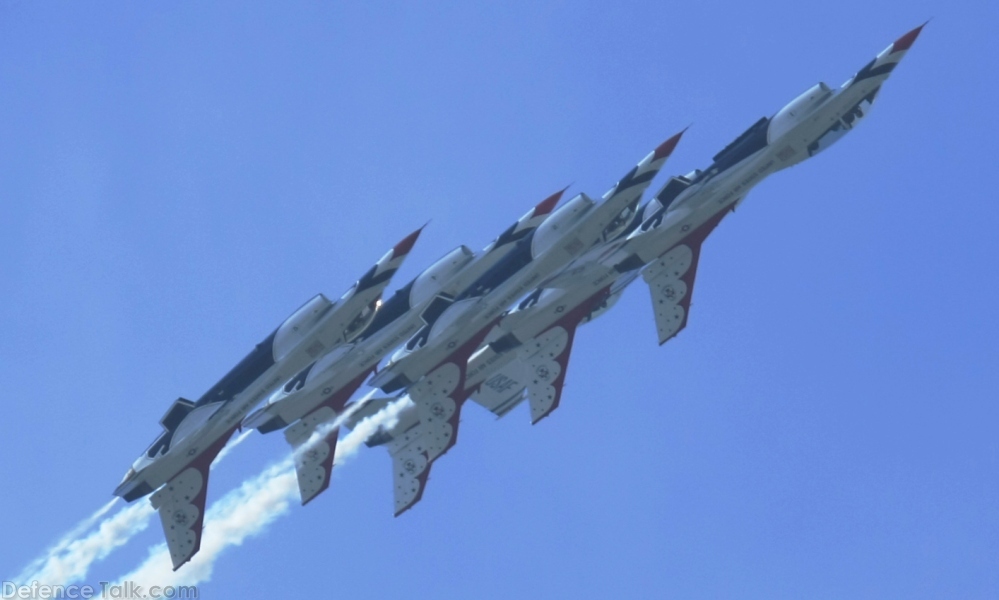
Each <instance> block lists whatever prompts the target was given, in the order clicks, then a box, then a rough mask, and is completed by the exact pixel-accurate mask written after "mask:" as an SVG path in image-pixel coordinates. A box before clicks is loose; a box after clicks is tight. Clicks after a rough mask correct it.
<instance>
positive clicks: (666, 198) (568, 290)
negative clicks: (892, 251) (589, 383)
mask: <svg viewBox="0 0 999 600" xmlns="http://www.w3.org/2000/svg"><path fill="white" fill-rule="evenodd" d="M921 29H922V27H919V28H917V29H914V30H913V31H910V32H909V33H907V34H906V35H904V36H902V37H901V38H899V39H898V40H897V41H896V42H895V43H893V44H892V45H891V46H889V47H888V48H887V49H885V50H884V51H883V52H881V53H880V54H879V55H878V56H877V57H876V58H875V59H874V60H872V61H871V62H870V63H868V64H867V65H866V66H865V67H864V68H863V69H861V70H860V71H859V72H858V73H857V74H856V75H855V76H854V77H852V78H851V79H850V80H849V81H847V82H846V83H845V84H843V85H842V86H841V87H840V88H839V89H838V90H835V91H834V90H832V89H831V88H830V87H829V86H827V85H826V84H823V83H820V84H817V85H816V86H813V87H812V88H810V89H809V90H807V91H806V92H805V93H804V94H802V95H801V96H799V97H798V98H795V99H794V100H793V101H791V102H790V103H789V104H788V105H787V106H785V107H784V108H783V109H781V110H780V111H778V112H777V113H776V115H774V116H773V117H772V118H763V119H761V120H760V121H758V122H757V123H756V124H755V125H753V127H751V128H750V129H749V130H748V131H747V132H745V133H743V134H742V135H740V136H739V137H738V138H737V139H736V140H735V141H733V142H732V143H731V144H729V145H728V146H727V147H726V148H725V149H723V150H722V151H721V152H720V153H718V154H717V155H716V156H715V157H714V161H713V163H712V165H711V166H710V167H709V168H708V169H707V170H705V171H695V172H693V173H691V174H689V175H687V176H684V177H673V178H671V179H670V180H669V181H668V182H667V183H666V184H665V185H664V186H663V187H662V188H661V189H660V190H659V191H658V193H657V194H656V195H655V197H654V198H653V199H652V200H650V201H649V203H648V204H646V205H645V206H643V207H642V209H641V210H640V211H639V212H638V215H637V217H636V219H635V221H633V222H632V224H631V225H629V226H628V228H627V230H626V231H625V232H624V233H623V234H621V235H618V236H615V237H608V238H605V239H604V241H603V243H600V244H598V245H597V246H595V247H593V248H592V249H591V250H590V251H589V252H587V253H586V254H585V255H584V256H582V257H581V258H579V259H578V260H576V261H574V262H573V263H572V264H571V265H570V266H569V267H568V268H566V269H565V270H563V271H561V272H559V273H558V274H556V275H555V276H554V277H551V278H549V279H548V280H546V281H545V282H543V283H542V284H541V286H540V287H539V288H538V289H536V290H535V291H534V292H533V293H532V294H530V295H529V296H528V297H527V298H525V299H524V300H523V301H522V302H521V303H520V304H519V305H518V306H517V307H516V308H515V309H513V310H511V311H509V312H507V313H505V314H504V315H503V317H502V318H501V319H500V320H499V322H498V324H497V326H496V327H495V328H494V329H493V330H492V331H491V332H490V333H489V334H488V336H487V337H486V338H485V340H484V341H485V343H484V344H483V345H482V346H481V347H479V348H478V349H477V350H476V351H475V352H474V353H471V354H470V356H469V361H468V364H467V365H466V367H465V371H464V377H465V380H464V386H465V390H466V392H469V391H470V393H471V396H470V397H471V399H472V400H473V401H475V402H477V403H479V404H481V405H482V406H484V407H485V408H487V409H489V410H491V411H492V412H493V413H495V414H496V415H498V416H503V415H505V414H507V413H508V412H509V411H510V410H511V409H512V408H513V407H515V406H517V405H518V404H519V403H521V402H522V401H523V400H524V399H525V398H526V400H527V401H528V403H529V405H530V413H531V417H532V421H533V422H535V423H536V422H538V421H539V420H540V419H542V418H544V417H545V416H547V415H548V414H550V413H551V411H552V410H554V409H555V408H556V407H557V406H558V404H559V399H560V397H561V393H562V384H563V382H564V379H565V374H566V369H567V367H568V360H569V354H570V351H571V348H572V341H573V338H574V335H575V330H576V328H577V327H578V326H579V325H580V324H583V323H586V322H589V321H590V320H592V319H593V318H595V317H597V316H599V315H600V314H603V313H604V312H606V310H608V309H609V308H610V307H611V306H612V305H613V304H614V302H616V300H617V299H618V298H619V297H620V294H621V293H622V292H623V290H624V289H625V288H626V287H627V286H628V285H629V284H630V283H631V282H633V281H634V280H636V279H637V277H638V276H639V275H641V276H642V278H643V280H644V281H645V282H646V283H648V285H649V289H650V292H651V296H652V301H653V309H654V311H653V312H654V315H655V320H656V325H657V330H658V334H659V342H660V344H662V343H665V342H666V341H668V340H669V339H671V338H672V337H674V336H676V335H677V333H679V331H680V330H681V329H683V327H684V326H685V325H686V323H687V315H688V313H689V310H690V299H691V291H692V288H693V282H694V274H695V271H696V266H697V258H698V256H699V255H700V248H701V245H702V243H703V241H704V240H705V238H706V237H707V235H708V234H709V233H710V232H711V231H712V230H713V229H714V228H715V227H716V226H717V225H718V223H719V221H721V219H722V218H723V217H724V216H725V215H727V214H728V213H729V212H731V211H732V210H734V208H735V206H736V205H738V204H739V203H740V202H741V201H742V200H743V199H744V198H745V196H746V194H747V193H748V192H749V191H750V189H751V188H752V187H754V186H755V185H756V184H758V183H759V182H760V181H762V180H763V179H764V178H765V177H766V176H768V175H770V174H772V173H775V172H777V171H779V170H781V169H784V168H787V167H789V166H792V165H794V164H797V163H798V162H801V161H802V160H805V159H807V158H809V157H811V156H815V155H816V154H818V153H819V152H821V151H822V150H824V149H825V148H828V147H829V146H830V145H831V144H832V143H834V142H835V141H836V140H838V139H839V138H840V137H842V136H843V135H844V134H845V133H847V132H848V131H850V130H852V129H853V127H855V126H856V124H857V123H858V122H859V121H860V120H861V119H863V118H864V117H865V116H866V115H867V114H868V113H869V111H870V108H871V105H872V104H873V102H874V100H875V98H876V96H877V94H878V92H879V91H880V87H881V84H882V83H883V82H884V81H885V80H886V79H887V78H888V76H889V74H890V73H891V71H892V70H893V69H894V68H895V66H896V65H897V64H898V62H899V61H900V60H901V59H902V57H903V56H904V55H905V53H906V51H907V50H908V49H909V47H910V46H911V45H912V43H913V42H914V41H915V39H916V37H917V36H918V35H919V32H920V30H921ZM412 392H413V389H412V388H411V389H410V395H412ZM394 400H397V399H396V398H376V397H369V398H366V399H365V401H364V404H363V405H361V406H359V407H358V409H357V411H356V413H354V414H353V415H352V416H351V419H350V421H349V422H348V423H347V425H348V426H353V425H354V424H356V423H357V422H358V421H359V420H360V419H362V418H363V417H365V416H367V415H369V414H372V413H373V412H375V411H377V410H379V409H380V408H381V407H383V406H384V405H386V404H387V403H388V402H390V401H394ZM402 400H403V401H405V398H403V399H402ZM425 420H426V419H425V417H424V413H423V411H421V407H420V405H419V403H417V402H411V403H409V404H407V405H406V407H405V408H404V409H403V410H402V411H401V412H400V413H399V418H398V422H397V423H396V424H395V426H393V427H391V428H390V429H387V430H381V431H379V432H378V433H377V434H376V435H375V436H373V437H372V438H371V439H370V440H369V442H368V443H369V445H381V444H385V445H387V446H388V448H389V452H390V453H391V454H392V455H393V458H394V463H395V469H396V478H395V479H396V490H395V492H396V494H395V495H396V510H397V512H399V511H401V510H405V509H406V508H408V507H409V506H412V504H413V503H415V502H416V501H417V500H419V498H420V497H421V496H422V492H423V486H424V485H425V483H426V477H427V474H428V471H429V463H430V462H431V461H432V459H433V456H434V455H433V452H434V449H435V440H432V439H428V438H429V437H430V435H432V434H431V433H430V428H428V427H426V426H425ZM411 448H417V449H423V452H422V453H415V452H412V451H408V450H409V449H411ZM406 475H409V477H407V476H406ZM407 502H408V504H407Z"/></svg>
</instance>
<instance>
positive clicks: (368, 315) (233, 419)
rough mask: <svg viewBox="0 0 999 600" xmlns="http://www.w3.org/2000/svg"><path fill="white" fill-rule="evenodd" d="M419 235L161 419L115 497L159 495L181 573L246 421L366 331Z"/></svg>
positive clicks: (296, 316)
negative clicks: (210, 493) (215, 467)
mask: <svg viewBox="0 0 999 600" xmlns="http://www.w3.org/2000/svg"><path fill="white" fill-rule="evenodd" d="M419 234H420V230H417V231H414V232H413V233H411V234H410V235H408V236H407V237H406V238H405V239H403V240H402V241H401V242H399V243H398V244H396V245H395V247H393V248H392V249H391V250H389V251H388V252H387V253H386V254H385V255H384V256H383V257H382V258H381V260H379V261H378V262H377V263H376V264H375V265H374V266H373V267H372V268H371V269H370V270H368V271H367V272H366V273H365V274H364V275H363V276H362V277H361V278H360V279H358V280H357V282H355V283H354V285H353V286H351V287H350V289H348V290H347V292H346V293H345V294H344V295H343V296H342V297H341V298H340V299H339V300H337V301H336V302H331V301H330V300H328V299H327V298H326V297H325V296H324V295H322V294H318V295H316V296H315V297H314V298H312V299H311V300H309V301H308V302H306V303H305V304H304V305H303V306H302V307H301V308H299V309H298V310H297V311H295V312H294V313H293V314H292V315H291V316H290V317H288V318H287V319H286V320H285V321H284V322H283V323H282V324H281V325H280V326H279V327H278V328H277V329H276V330H275V331H274V332H273V333H271V334H270V335H269V336H267V338H266V339H264V341H262V342H261V343H259V344H257V346H256V347H255V348H254V349H253V351H252V352H250V354H248V355H247V356H246V358H244V359H243V360H242V361H240V362H239V364H237V365H236V366H235V367H234V368H233V369H232V370H231V371H229V373H228V374H227V375H226V376H225V377H223V378H222V379H221V380H219V382H218V383H216V384H215V385H214V386H212V388H211V389H209V390H208V391H207V392H205V394H204V395H203V396H201V398H199V399H198V400H197V401H196V402H192V401H191V400H187V399H185V398H180V399H178V400H177V401H176V402H174V404H173V405H172V406H171V407H170V409H169V410H168V411H167V412H166V414H165V415H164V416H163V418H162V419H160V424H161V425H162V426H163V432H162V433H161V434H160V435H159V436H157V438H156V439H155V441H153V443H152V445H151V446H149V448H148V449H147V450H146V451H145V452H143V453H142V454H141V455H140V456H139V458H138V459H137V460H136V461H135V462H134V463H133V464H132V467H131V468H130V469H129V470H128V473H126V474H125V478H124V479H123V480H122V482H121V484H119V485H118V487H117V489H115V491H114V493H115V495H117V496H121V497H122V498H124V499H125V500H127V501H128V502H132V501H134V500H136V499H138V498H141V497H143V496H145V495H147V494H149V493H151V492H153V491H154V490H156V489H157V488H160V489H159V490H158V491H156V492H155V493H153V495H152V497H151V498H150V501H151V502H152V505H153V507H154V508H155V509H157V511H159V514H160V519H161V521H162V523H163V530H164V533H165V534H166V538H167V545H168V547H169V549H170V557H171V559H172V561H173V566H174V570H176V569H177V568H179V567H180V566H181V565H183V564H184V563H185V562H187V561H188V560H190V559H191V557H192V556H193V555H194V554H195V553H196V552H197V551H198V549H199V548H200V546H201V528H202V524H203V521H204V513H205V497H206V492H207V488H208V470H209V466H210V465H211V463H212V461H213V460H214V459H215V457H216V456H217V455H218V453H219V452H220V451H221V450H222V448H223V447H224V446H225V444H226V442H227V441H228V440H229V438H230V437H231V436H232V434H233V433H234V432H235V431H236V429H237V428H238V427H239V425H240V420H241V419H242V418H243V417H244V415H246V413H247V412H248V411H249V410H250V409H251V408H253V406H255V405H256V404H257V403H258V402H260V400H261V399H263V398H265V397H267V395H268V394H270V393H272V392H273V391H274V390H275V389H276V388H277V386H278V385H280V384H281V383H283V382H285V381H287V380H288V378H289V377H291V376H292V375H294V374H295V373H296V372H298V371H299V370H300V369H302V367H303V366H305V365H306V364H308V363H309V362H310V361H313V360H315V359H316V358H317V357H319V356H321V355H322V354H324V353H326V352H329V351H331V350H333V349H335V348H337V347H339V346H342V345H343V344H346V343H349V342H350V341H351V340H352V339H353V338H354V337H356V336H357V335H358V334H360V333H361V332H362V331H363V330H364V328H365V327H366V326H367V325H368V324H369V323H370V322H371V320H372V319H373V318H374V317H375V315H376V309H377V306H378V303H379V302H380V298H381V294H382V291H383V290H384V289H385V286H387V285H388V283H389V281H390V280H391V278H392V276H393V275H394V274H395V272H396V270H397V269H398V268H399V266H400V265H401V264H402V262H403V260H404V259H405V257H406V255H408V254H409V252H410V250H411V249H412V248H413V244H415V243H416V240H417V238H418V237H419ZM164 484H166V485H164ZM160 486H163V487H160Z"/></svg>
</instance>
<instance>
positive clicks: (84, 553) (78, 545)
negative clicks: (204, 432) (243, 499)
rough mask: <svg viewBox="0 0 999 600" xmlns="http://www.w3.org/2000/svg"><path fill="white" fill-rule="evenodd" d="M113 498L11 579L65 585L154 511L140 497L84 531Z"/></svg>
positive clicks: (225, 451) (234, 443) (138, 528)
mask: <svg viewBox="0 0 999 600" xmlns="http://www.w3.org/2000/svg"><path fill="white" fill-rule="evenodd" d="M250 433H251V432H250V431H246V432H243V433H242V434H240V435H239V436H237V437H236V438H234V439H233V440H232V441H231V442H229V443H228V444H227V445H226V446H225V448H223V449H222V452H219V455H218V457H216V459H215V461H214V462H213V463H212V468H214V467H215V465H216V464H218V462H219V461H220V460H222V459H223V458H224V457H225V456H226V454H228V453H229V452H231V451H232V449H233V448H235V447H236V446H237V445H239V444H240V443H241V442H242V441H243V440H245V439H246V438H247V436H249V435H250ZM117 500H118V499H117V498H115V499H113V500H111V501H110V502H108V503H107V504H105V505H104V506H102V507H101V508H100V509H98V510H97V511H96V512H95V513H94V514H92V515H91V516H89V517H87V518H86V519H84V520H83V521H82V522H80V523H79V524H78V525H77V526H76V527H74V528H73V529H71V530H70V531H69V532H68V533H66V534H64V535H63V536H62V538H60V539H59V541H58V542H56V543H55V544H53V545H52V546H50V547H49V548H48V549H47V550H46V551H45V552H44V553H43V554H42V555H41V556H39V557H38V558H36V559H35V560H33V561H31V563H29V564H28V566H27V567H25V568H24V569H23V570H22V571H21V573H20V574H19V575H18V576H17V577H16V578H14V579H13V581H15V582H20V583H30V582H32V581H39V582H41V583H44V584H48V585H69V584H71V583H77V582H79V581H82V580H83V578H84V577H86V576H87V572H88V571H89V570H90V566H91V565H93V564H94V563H95V562H98V561H100V560H102V559H104V558H105V557H107V555H108V554H110V553H111V552H112V551H114V550H115V549H116V548H119V547H121V546H123V545H124V544H126V543H127V542H128V541H129V540H130V539H132V538H133V537H134V536H135V535H136V534H138V533H140V532H141V531H143V530H145V529H146V527H148V526H149V518H150V517H152V515H153V514H154V513H155V511H154V510H153V507H152V506H150V504H149V502H147V501H141V502H138V503H136V504H132V505H130V506H126V507H123V508H121V509H120V510H118V512H116V513H115V514H113V515H111V516H110V517H107V518H106V519H104V520H103V521H101V522H100V525H98V526H97V529H96V531H93V532H90V533H89V534H88V535H84V534H87V532H89V531H90V529H91V528H92V527H93V526H94V524H96V523H97V521H98V520H99V519H100V518H101V517H103V516H104V515H105V514H107V512H108V511H110V510H111V508H112V507H113V506H114V505H115V503H116V502H117Z"/></svg>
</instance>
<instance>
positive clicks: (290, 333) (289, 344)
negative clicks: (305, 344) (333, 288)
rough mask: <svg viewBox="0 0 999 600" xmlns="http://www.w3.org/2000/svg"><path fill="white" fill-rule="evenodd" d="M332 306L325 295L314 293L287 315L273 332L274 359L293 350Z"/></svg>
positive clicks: (282, 356)
mask: <svg viewBox="0 0 999 600" xmlns="http://www.w3.org/2000/svg"><path fill="white" fill-rule="evenodd" d="M332 306H333V303H332V302H330V301H329V299H327V298H326V296H324V295H322V294H316V295H315V296H314V297H313V298H312V299H311V300H309V301H308V302H306V303H305V304H303V305H302V307H301V308H299V309H298V310H296V311H295V312H294V313H293V314H292V315H291V316H290V317H288V318H287V319H286V320H285V322H284V323H282V324H281V326H280V327H278V329H277V331H276V332H274V348H273V350H274V360H275V361H279V360H281V359H283V358H284V357H286V356H287V355H288V354H289V353H290V352H291V351H292V350H294V349H295V347H296V346H298V344H299V343H301V342H302V340H303V339H305V336H306V335H308V333H309V332H310V331H311V330H312V328H313V327H315V326H316V324H317V323H319V319H320V318H321V317H322V316H323V315H324V314H326V311H328V310H329V309H330V308H331V307H332Z"/></svg>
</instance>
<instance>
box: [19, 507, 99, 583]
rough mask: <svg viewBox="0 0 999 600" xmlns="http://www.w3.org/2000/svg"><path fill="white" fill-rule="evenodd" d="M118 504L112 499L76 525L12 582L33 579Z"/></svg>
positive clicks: (22, 570)
mask: <svg viewBox="0 0 999 600" xmlns="http://www.w3.org/2000/svg"><path fill="white" fill-rule="evenodd" d="M117 503H118V498H112V499H111V500H110V501H109V502H108V503H107V504H105V505H104V506H102V507H100V508H98V509H97V510H96V511H95V512H94V514H92V515H90V516H89V517H87V518H86V519H84V520H82V521H80V522H79V523H77V524H76V527H74V528H72V529H70V530H69V531H67V532H66V533H65V534H63V536H62V537H61V538H59V540H58V541H56V543H54V544H52V545H51V546H49V547H48V548H46V549H45V552H44V553H42V555H41V556H39V557H37V558H36V559H35V560H33V561H31V563H29V564H28V566H26V567H24V568H23V569H21V573H20V574H19V575H18V576H17V577H15V578H13V579H12V581H30V580H28V579H27V578H28V577H31V575H32V573H36V572H38V571H39V570H41V569H42V567H44V566H45V562H46V560H48V557H50V556H58V555H60V554H62V553H63V552H65V551H66V549H67V548H69V546H70V544H72V543H73V542H74V541H76V540H77V539H78V538H79V537H80V536H82V535H83V534H84V533H86V532H88V531H90V528H91V527H93V526H94V523H96V522H97V520H98V519H100V518H101V517H103V516H104V515H106V514H107V513H108V511H109V510H111V509H112V508H114V505H115V504H117Z"/></svg>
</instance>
